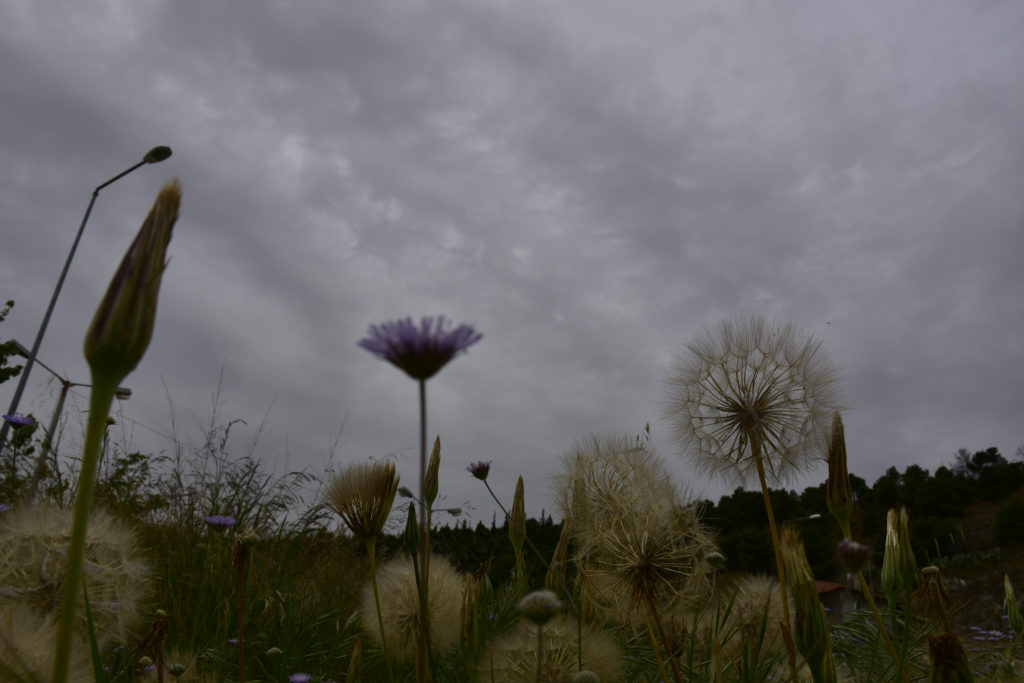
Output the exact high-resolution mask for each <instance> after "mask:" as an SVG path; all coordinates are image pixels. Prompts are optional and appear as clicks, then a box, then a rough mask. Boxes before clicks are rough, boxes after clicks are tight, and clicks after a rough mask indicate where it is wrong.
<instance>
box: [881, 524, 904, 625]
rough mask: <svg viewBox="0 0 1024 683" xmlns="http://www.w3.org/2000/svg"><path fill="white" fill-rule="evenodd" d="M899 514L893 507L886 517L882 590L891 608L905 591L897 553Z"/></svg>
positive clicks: (893, 607)
mask: <svg viewBox="0 0 1024 683" xmlns="http://www.w3.org/2000/svg"><path fill="white" fill-rule="evenodd" d="M899 547H900V543H899V515H898V514H896V510H895V509H894V508H891V509H890V510H889V514H888V515H886V518H885V553H884V554H883V555H882V577H881V578H882V591H883V592H885V599H886V600H887V601H888V602H889V608H890V609H895V608H896V601H897V599H898V598H899V595H900V593H901V592H902V591H903V584H902V581H901V576H900V573H899V570H898V569H897V561H896V555H897V554H898V553H899Z"/></svg>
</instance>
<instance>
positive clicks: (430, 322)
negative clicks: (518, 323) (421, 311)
mask: <svg viewBox="0 0 1024 683" xmlns="http://www.w3.org/2000/svg"><path fill="white" fill-rule="evenodd" d="M434 323H435V321H434V318H432V317H430V316H426V317H424V318H423V319H422V320H421V321H420V326H419V328H417V327H416V324H415V323H413V321H412V318H408V317H407V318H405V319H402V320H394V321H391V322H387V323H383V324H381V325H370V332H369V336H367V337H366V338H365V339H362V340H360V342H359V346H361V347H363V348H364V349H366V350H367V351H369V352H370V353H372V354H374V355H376V356H378V357H380V358H383V359H384V360H386V361H388V362H389V363H391V364H392V365H394V366H396V367H397V368H399V369H401V370H402V371H404V372H405V373H406V374H407V375H409V376H410V377H412V378H413V379H419V380H425V379H430V378H431V377H433V376H434V375H435V374H437V372H438V371H439V370H440V369H441V368H443V367H444V366H445V365H447V364H448V362H449V361H450V360H451V359H452V358H454V357H455V356H456V354H458V353H459V352H461V351H465V350H466V349H468V348H469V347H470V346H472V345H473V344H475V343H476V342H478V341H480V339H482V338H483V335H482V334H480V333H478V332H476V331H475V330H474V329H473V328H472V327H470V326H469V325H459V326H458V327H456V328H455V329H454V330H451V331H448V330H445V326H446V321H445V317H444V316H443V315H442V316H438V318H437V320H436V325H435V324H434Z"/></svg>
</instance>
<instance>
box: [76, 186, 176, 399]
mask: <svg viewBox="0 0 1024 683" xmlns="http://www.w3.org/2000/svg"><path fill="white" fill-rule="evenodd" d="M180 204H181V185H180V184H179V183H178V181H177V180H176V179H175V180H172V181H171V182H169V183H167V184H166V185H164V187H163V189H161V190H160V194H159V195H157V198H156V202H154V204H153V208H152V209H150V211H149V215H148V216H147V217H146V220H145V221H144V222H143V223H142V227H141V228H140V229H139V233H138V235H136V237H135V241H133V242H132V244H131V246H130V247H129V248H128V252H127V253H126V254H125V255H124V258H123V259H122V261H121V265H120V266H118V269H117V272H116V273H114V278H113V280H111V281H110V286H109V287H108V288H107V293H106V295H104V297H103V300H102V301H101V302H100V306H99V308H98V309H97V310H96V314H95V315H94V316H93V319H92V324H91V325H90V326H89V331H88V332H87V333H86V335H85V344H84V351H85V359H86V360H87V361H88V363H89V368H90V370H91V371H92V375H93V379H94V382H96V381H104V382H109V383H111V384H112V385H114V386H116V385H117V384H118V383H119V382H120V381H121V380H122V379H124V377H125V376H126V375H127V374H128V373H129V372H131V371H132V370H134V369H135V366H136V365H138V364H139V361H140V360H142V356H143V354H144V353H145V352H146V348H147V347H148V346H149V340H150V338H151V337H152V336H153V325H154V322H155V321H156V302H157V295H158V294H159V293H160V280H161V278H162V277H163V272H164V268H165V267H166V266H167V260H166V257H167V244H168V242H170V241H171V232H172V230H173V228H174V223H175V221H177V220H178V208H179V206H180Z"/></svg>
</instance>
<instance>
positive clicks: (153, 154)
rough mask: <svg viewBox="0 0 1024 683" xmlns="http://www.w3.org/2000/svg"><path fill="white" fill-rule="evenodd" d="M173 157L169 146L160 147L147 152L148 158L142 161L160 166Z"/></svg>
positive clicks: (143, 158)
mask: <svg viewBox="0 0 1024 683" xmlns="http://www.w3.org/2000/svg"><path fill="white" fill-rule="evenodd" d="M170 156H171V148H170V147H168V146H167V145H160V146H159V147H154V148H153V149H151V150H149V151H148V152H146V156H144V157H142V160H143V161H145V162H146V163H147V164H159V163H160V162H161V161H163V160H164V159H167V158H169V157H170Z"/></svg>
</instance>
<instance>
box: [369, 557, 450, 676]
mask: <svg viewBox="0 0 1024 683" xmlns="http://www.w3.org/2000/svg"><path fill="white" fill-rule="evenodd" d="M429 580H430V590H429V591H428V593H427V596H428V598H427V613H428V614H429V615H430V643H431V646H432V648H433V649H434V650H436V651H439V652H445V651H448V650H451V649H452V648H454V647H455V646H456V645H457V644H458V642H459V635H460V634H459V630H460V628H459V627H460V622H461V612H462V588H463V583H464V582H463V578H462V575H460V574H459V572H457V571H456V570H455V569H454V568H453V567H452V565H451V564H450V563H449V562H448V561H447V560H446V559H445V558H443V557H442V556H440V555H434V556H432V557H431V558H430V579H429ZM377 583H378V584H379V585H380V598H381V601H380V607H381V618H382V622H383V624H384V628H383V630H384V632H385V633H386V637H387V646H388V651H389V653H390V654H391V656H393V657H394V658H395V659H396V660H409V659H412V658H413V656H414V655H415V653H416V646H417V644H416V638H417V631H418V630H419V628H420V614H421V613H422V612H421V610H420V601H419V594H418V591H417V589H416V576H415V570H414V568H413V563H412V558H410V557H408V556H399V557H397V558H395V559H393V560H391V561H390V562H388V563H387V564H385V565H383V566H382V567H381V568H380V570H379V571H378V573H377ZM375 610H376V605H375V601H374V597H373V591H372V590H371V586H370V585H369V584H368V585H367V586H366V587H365V588H364V589H363V591H362V594H361V597H360V607H359V614H360V617H361V618H362V622H363V625H364V627H365V628H366V631H367V633H368V634H369V635H370V637H371V638H373V639H374V640H375V641H376V642H377V644H378V645H380V644H381V640H380V632H379V630H378V629H375V628H372V627H371V626H370V625H371V624H373V623H374V622H375V621H376V612H375Z"/></svg>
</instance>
